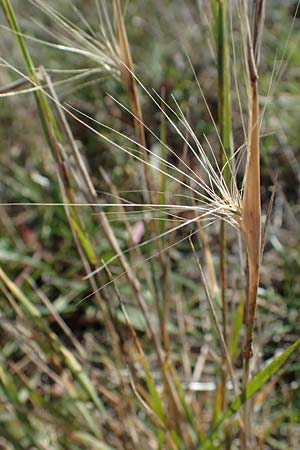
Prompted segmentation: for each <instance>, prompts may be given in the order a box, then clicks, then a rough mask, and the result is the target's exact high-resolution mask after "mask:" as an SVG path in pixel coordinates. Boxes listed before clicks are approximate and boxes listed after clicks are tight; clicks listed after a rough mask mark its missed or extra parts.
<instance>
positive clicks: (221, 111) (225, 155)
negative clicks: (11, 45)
mask: <svg viewBox="0 0 300 450" xmlns="http://www.w3.org/2000/svg"><path fill="white" fill-rule="evenodd" d="M214 14H215V28H216V30H215V35H216V44H217V45H216V47H217V69H218V116H219V119H218V121H219V133H220V139H221V146H220V162H221V167H222V169H224V179H225V181H226V184H227V186H228V187H230V167H229V160H230V156H231V123H230V112H231V111H230V72H229V44H228V41H229V38H228V30H227V0H216V1H215V5H214ZM219 236H220V279H221V303H222V327H223V335H224V339H225V342H227V334H228V333H227V327H228V323H227V322H228V318H227V315H228V314H227V309H228V308H227V299H226V291H227V239H226V223H225V222H224V221H223V220H222V221H221V223H220V235H219ZM224 362H225V361H224ZM226 379H227V376H226V372H224V371H223V373H222V379H221V386H220V389H221V396H220V397H221V403H222V404H221V408H222V410H224V408H225V406H226Z"/></svg>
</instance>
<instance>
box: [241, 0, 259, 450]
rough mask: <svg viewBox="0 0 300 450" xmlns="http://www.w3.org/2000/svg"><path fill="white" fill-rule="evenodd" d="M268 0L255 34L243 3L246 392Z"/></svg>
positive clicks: (247, 433)
mask: <svg viewBox="0 0 300 450" xmlns="http://www.w3.org/2000/svg"><path fill="white" fill-rule="evenodd" d="M263 11H264V0H258V1H256V0H255V1H253V17H252V20H253V24H252V35H251V31H250V25H249V19H248V6H247V3H246V2H244V4H243V13H244V14H243V15H244V25H246V40H245V42H246V49H245V50H246V51H245V54H246V58H247V69H248V70H247V72H248V104H249V106H248V108H249V124H248V153H247V162H246V172H245V178H244V196H243V205H242V220H241V228H242V233H243V237H244V240H245V244H246V251H247V263H248V293H247V302H246V308H245V328H246V331H245V341H244V355H243V356H244V360H243V389H244V391H245V389H246V386H247V384H248V380H249V372H250V359H251V357H252V355H253V349H252V341H253V332H254V320H255V312H256V305H257V291H258V284H259V268H260V261H261V198H260V139H259V102H258V61H259V49H260V43H261V41H260V37H261V29H262V24H263V17H264V14H263ZM250 413H251V411H250V408H249V405H247V403H246V404H245V408H244V417H245V430H244V433H243V442H242V443H243V448H245V449H247V448H249V445H250V446H251V439H252V436H251V428H250V425H251V422H250Z"/></svg>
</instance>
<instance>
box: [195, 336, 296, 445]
mask: <svg viewBox="0 0 300 450" xmlns="http://www.w3.org/2000/svg"><path fill="white" fill-rule="evenodd" d="M299 345H300V339H298V340H297V341H296V342H295V343H294V344H292V345H291V346H290V347H288V348H287V349H286V350H285V351H284V352H283V353H282V354H281V355H279V356H278V357H277V358H276V359H274V361H272V362H271V363H270V364H269V365H268V366H267V367H265V368H264V369H263V370H262V371H261V372H259V373H258V374H257V375H255V377H253V378H252V380H251V381H250V382H249V383H248V384H247V387H246V390H245V391H244V392H243V393H242V394H241V395H239V396H238V397H236V398H235V400H233V402H232V403H231V405H230V406H229V407H228V409H227V410H226V411H225V412H224V414H223V415H222V416H221V418H220V419H219V421H218V423H217V424H216V425H215V426H214V427H213V429H212V431H211V433H210V434H209V436H208V438H207V439H206V440H205V441H204V442H203V443H202V444H201V445H200V446H199V447H198V450H204V449H209V448H211V445H212V441H213V439H215V438H216V437H217V434H218V432H219V428H220V426H221V425H222V424H223V423H224V421H225V420H227V419H229V418H230V417H232V416H233V414H235V413H236V412H237V411H238V410H239V409H240V407H241V406H242V405H243V404H244V403H245V402H246V401H247V400H249V399H250V398H251V397H253V395H254V394H256V392H258V391H259V390H260V389H261V388H262V387H263V386H264V385H265V384H266V383H267V381H268V380H269V379H270V378H271V377H272V376H273V375H274V374H275V373H277V372H278V370H279V369H280V368H281V366H282V365H283V364H284V363H285V362H286V360H287V359H288V358H289V356H291V354H292V353H293V352H295V351H296V350H297V349H298V347H299Z"/></svg>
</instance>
